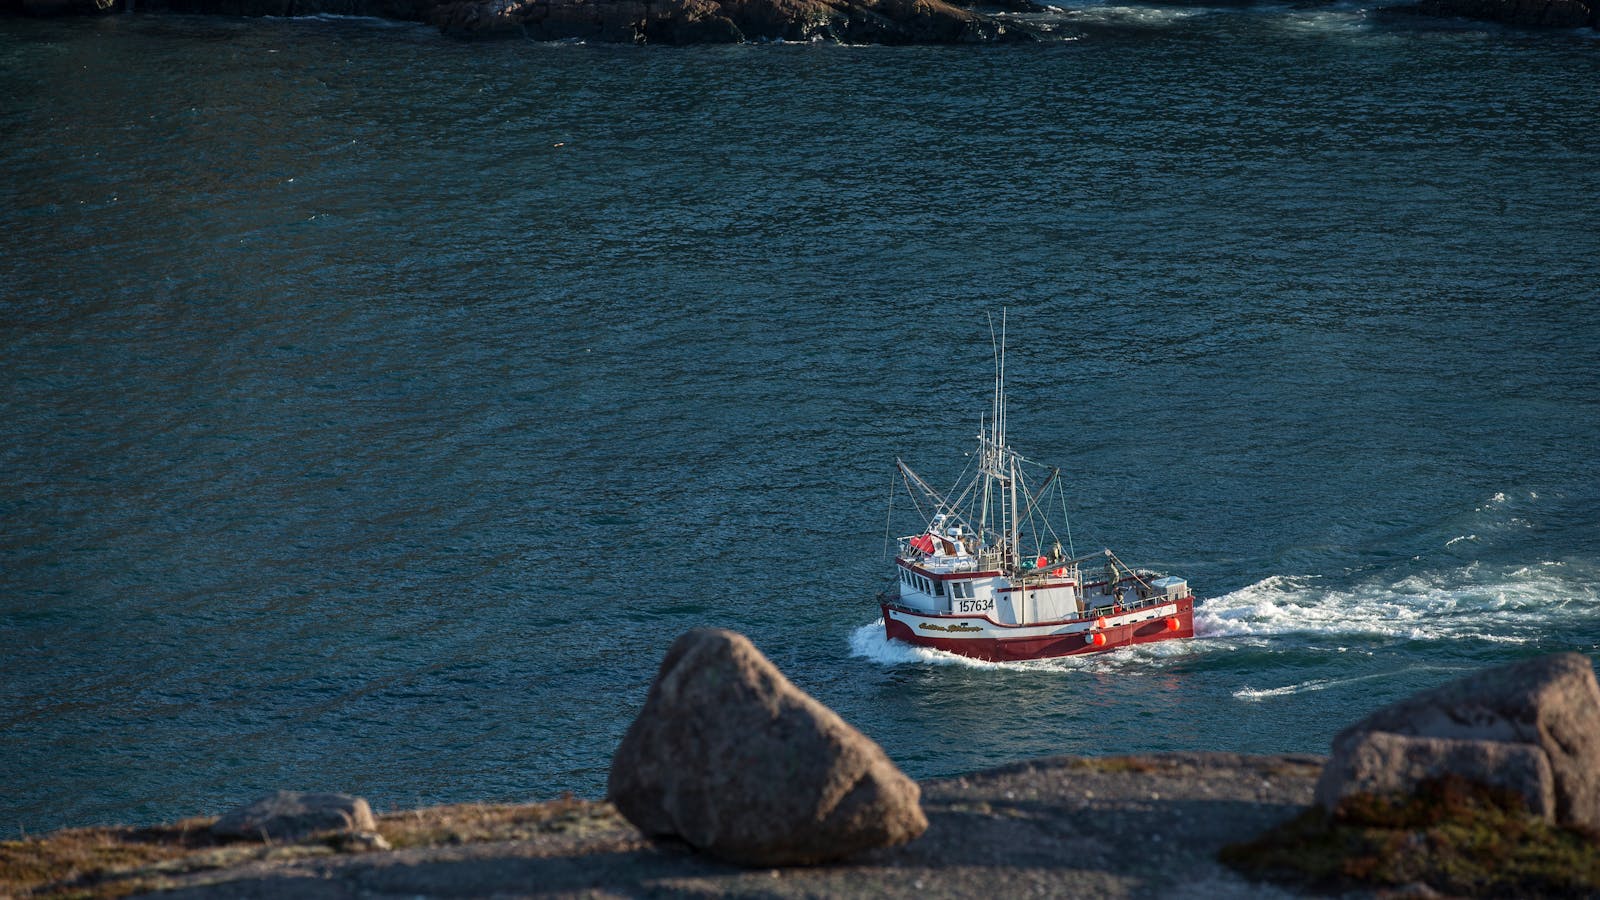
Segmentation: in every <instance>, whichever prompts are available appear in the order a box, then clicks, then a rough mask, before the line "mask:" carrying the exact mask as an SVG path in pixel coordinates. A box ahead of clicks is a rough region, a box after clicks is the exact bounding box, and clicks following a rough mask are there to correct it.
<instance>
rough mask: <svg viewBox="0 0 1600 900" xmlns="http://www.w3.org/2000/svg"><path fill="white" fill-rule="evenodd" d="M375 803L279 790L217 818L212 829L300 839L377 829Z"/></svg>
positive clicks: (222, 832) (249, 835)
mask: <svg viewBox="0 0 1600 900" xmlns="http://www.w3.org/2000/svg"><path fill="white" fill-rule="evenodd" d="M377 828H378V823H377V822H376V821H375V820H374V819H373V818H372V807H370V806H368V805H367V801H366V800H364V799H362V798H360V797H352V796H350V795H349V794H319V793H304V792H301V791H278V792H277V793H275V794H268V795H267V796H265V797H262V798H261V799H259V800H256V801H255V802H253V803H247V804H245V805H244V806H241V807H239V808H238V809H235V810H233V811H232V812H230V813H228V814H227V815H224V816H223V817H222V818H220V819H218V820H217V822H216V824H215V825H212V826H211V833H212V834H215V835H219V836H221V837H237V838H252V839H255V840H261V839H263V838H269V839H271V840H275V841H297V840H300V839H301V838H303V837H308V836H310V835H313V834H319V833H322V832H328V831H334V832H348V833H352V834H362V833H371V832H375V831H377Z"/></svg>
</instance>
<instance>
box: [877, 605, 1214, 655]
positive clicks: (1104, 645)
mask: <svg viewBox="0 0 1600 900" xmlns="http://www.w3.org/2000/svg"><path fill="white" fill-rule="evenodd" d="M1176 602H1177V607H1178V610H1177V613H1176V614H1174V615H1169V616H1163V617H1161V618H1157V619H1150V620H1147V621H1143V622H1133V623H1129V624H1126V625H1110V626H1107V627H1105V628H1092V629H1091V630H1089V631H1072V632H1068V633H1066V634H1054V635H1045V636H1029V637H1015V638H1008V637H1004V636H1000V637H990V636H988V635H983V636H973V637H954V638H953V637H935V636H932V635H927V634H918V633H916V632H915V631H913V630H912V629H911V627H910V626H909V625H907V624H906V623H904V622H901V621H899V620H897V619H895V618H894V617H893V616H891V615H890V610H891V607H890V606H889V605H888V604H884V605H883V628H884V633H885V634H887V635H888V637H889V638H890V639H891V640H896V641H904V642H906V643H908V644H912V645H914V646H917V647H931V648H933V649H935V650H943V651H945V652H947V653H956V654H959V655H961V656H969V657H972V658H974V659H982V660H988V661H989V662H1016V661H1019V660H1029V659H1052V658H1055V657H1060V656H1078V655H1080V654H1084V653H1104V652H1105V651H1107V650H1116V649H1118V648H1121V647H1131V646H1133V645H1135V644H1153V643H1155V642H1157V641H1171V640H1177V639H1180V638H1192V637H1194V597H1193V596H1192V595H1191V596H1188V597H1184V598H1182V599H1180V600H1178V601H1176ZM952 619H953V620H955V621H959V619H958V618H955V617H952ZM1001 627H1002V628H1003V627H1004V626H1001ZM1100 636H1103V637H1104V639H1105V640H1104V641H1103V642H1100V641H1098V639H1097V638H1098V637H1100ZM1086 638H1087V639H1086Z"/></svg>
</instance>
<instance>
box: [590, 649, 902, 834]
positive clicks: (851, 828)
mask: <svg viewBox="0 0 1600 900" xmlns="http://www.w3.org/2000/svg"><path fill="white" fill-rule="evenodd" d="M919 796H920V794H919V790H918V788H917V784H916V782H914V781H912V780H911V779H909V778H907V777H906V776H905V775H904V774H902V773H901V772H900V770H899V769H897V768H895V765H894V763H893V762H890V760H889V758H888V756H886V755H884V752H883V750H882V749H881V748H880V747H879V746H878V745H877V744H875V743H873V742H872V741H871V740H870V739H868V738H867V737H866V736H865V735H863V734H861V733H860V732H859V731H857V730H855V729H854V728H852V727H851V726H850V725H848V724H846V723H845V721H844V720H843V719H841V718H839V717H838V715H836V714H835V713H834V712H833V711H832V710H830V709H828V708H827V707H826V706H823V705H822V704H821V703H818V702H817V701H816V700H813V699H812V698H811V697H810V696H808V695H807V694H806V693H805V692H803V691H801V690H800V689H799V688H797V687H795V686H794V685H793V684H790V683H789V679H787V678H785V677H784V676H783V673H782V672H779V671H778V669H777V667H775V666H773V665H772V663H770V662H768V661H767V658H766V657H764V656H762V655H761V651H759V650H757V649H756V648H755V645H753V644H751V643H750V641H749V639H748V638H746V637H744V636H743V635H740V634H735V633H734V632H731V631H722V630H716V629H696V630H694V631H690V632H688V633H687V634H684V635H683V636H682V637H680V638H678V640H677V641H675V642H673V644H672V647H671V648H670V649H668V651H667V656H666V658H665V659H664V660H662V662H661V670H660V672H659V673H658V674H657V675H656V680H655V683H654V684H653V685H651V687H650V693H649V696H648V697H647V698H646V700H645V704H644V709H643V710H641V711H640V713H639V717H638V718H637V719H635V720H634V722H633V724H632V725H631V726H629V728H628V731H627V734H626V735H624V736H623V739H622V744H621V746H619V747H618V748H617V752H616V756H615V757H614V758H613V760H612V763H611V776H610V783H609V786H608V790H607V797H608V799H610V801H611V802H612V803H613V804H615V805H616V807H617V809H618V810H620V811H621V812H622V814H623V815H624V816H626V817H627V819H628V821H630V822H632V823H633V824H634V825H636V826H638V828H639V829H640V830H641V831H643V832H645V833H646V834H649V835H653V836H675V837H678V838H681V839H682V840H684V841H686V842H688V843H689V844H691V845H693V846H695V847H697V848H700V849H702V850H705V851H707V852H710V853H712V854H714V855H716V856H719V857H722V858H723V859H727V860H729V861H732V862H737V863H741V864H745V865H757V866H778V865H796V864H808V863H818V862H825V861H828V860H834V859H840V858H843V857H846V856H849V855H851V854H854V853H857V852H860V851H863V850H867V849H870V848H874V847H885V846H892V845H895V844H901V843H904V842H906V841H909V840H912V839H913V838H916V837H917V836H919V835H921V834H922V832H923V831H924V830H926V829H927V827H928V820H927V818H926V817H925V816H924V815H923V813H922V807H921V805H920V804H919V802H918V799H919Z"/></svg>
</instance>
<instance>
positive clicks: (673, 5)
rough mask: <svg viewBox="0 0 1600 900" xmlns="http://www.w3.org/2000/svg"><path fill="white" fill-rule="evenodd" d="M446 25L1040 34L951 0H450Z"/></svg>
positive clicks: (632, 37) (544, 34) (780, 35)
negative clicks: (1020, 28) (948, 0)
mask: <svg viewBox="0 0 1600 900" xmlns="http://www.w3.org/2000/svg"><path fill="white" fill-rule="evenodd" d="M429 18H430V21H432V22H433V23H434V24H435V25H438V26H439V28H440V29H441V30H443V31H444V32H446V33H448V34H457V35H494V34H514V35H518V36H526V37H531V38H534V39H537V40H559V39H566V38H580V39H585V40H600V41H611V42H620V43H637V44H645V43H652V44H656V43H664V44H696V43H738V42H741V41H757V40H779V39H781V40H786V41H812V40H823V41H837V42H840V43H846V44H866V43H874V44H913V43H916V44H926V43H941V44H952V43H987V42H992V41H1010V40H1028V39H1031V37H1032V35H1031V34H1029V33H1026V32H1025V31H1022V30H1017V29H1015V28H1011V27H1008V26H1007V25H1006V24H1004V23H1002V22H1001V21H999V20H998V19H996V18H994V17H992V16H987V15H983V14H981V13H977V12H974V11H972V10H968V9H962V8H960V7H959V6H956V5H953V4H951V3H949V2H946V0H453V2H451V0H447V2H444V3H441V4H440V5H439V6H437V7H435V8H434V9H433V11H432V13H431V14H430V17H429Z"/></svg>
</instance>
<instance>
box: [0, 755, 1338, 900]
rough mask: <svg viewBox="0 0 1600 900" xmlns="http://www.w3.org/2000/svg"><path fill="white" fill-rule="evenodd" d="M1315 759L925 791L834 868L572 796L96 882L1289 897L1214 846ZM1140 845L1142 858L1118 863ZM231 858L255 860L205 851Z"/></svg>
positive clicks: (1289, 806) (1308, 774)
mask: <svg viewBox="0 0 1600 900" xmlns="http://www.w3.org/2000/svg"><path fill="white" fill-rule="evenodd" d="M1321 763H1322V758H1321V757H1314V756H1240V755H1237V754H1231V753H1175V754H1158V755H1150V756H1130V757H1110V758H1088V759H1084V758H1074V757H1055V758H1050V759H1040V760H1034V761H1031V762H1026V763H1019V764H1016V765H1010V766H1006V767H1003V768H999V769H993V770H990V771H986V772H978V773H975V774H971V775H966V776H962V777H959V778H948V779H940V780H934V781H926V782H923V783H922V797H923V800H922V805H923V809H924V810H925V811H926V813H927V816H928V821H929V826H928V831H927V833H926V834H924V835H923V836H922V837H921V838H920V839H918V840H916V841H914V842H912V843H910V844H905V845H902V846H899V847H893V848H888V849H883V850H877V851H873V852H871V853H868V854H865V855H863V856H859V857H855V858H853V859H851V860H850V861H848V862H844V863H836V864H833V865H826V866H810V867H802V868H786V869H745V868H736V867H733V866H728V865H726V864H722V863H719V862H717V861H716V860H714V859H710V858H708V857H706V856H705V855H704V854H700V853H694V852H691V851H689V850H688V849H687V848H685V847H682V846H681V845H679V846H675V845H672V844H662V843H657V842H654V841H650V840H648V839H647V838H645V836H644V835H642V834H641V833H640V832H639V831H638V830H637V829H635V828H634V827H633V826H631V825H629V824H628V823H627V822H625V821H623V820H622V819H621V818H620V817H618V816H617V814H616V812H615V810H613V809H612V808H611V806H610V804H606V803H595V802H586V801H570V800H569V801H553V802H551V803H543V804H530V805H526V806H517V807H471V806H462V807H435V808H430V809H421V810H406V811H396V812H390V813H385V814H383V815H380V816H378V829H379V831H380V832H382V833H383V834H385V835H387V836H388V837H389V839H390V840H391V841H392V842H393V843H394V844H395V846H396V847H399V848H401V849H398V850H395V851H393V852H387V853H361V854H336V853H331V852H329V851H328V850H327V848H326V847H325V846H320V845H319V846H317V847H312V848H309V850H303V849H302V848H300V847H274V848H270V849H268V850H263V849H260V845H258V844H246V845H234V846H230V847H222V848H217V849H209V850H208V849H203V848H202V849H197V850H194V851H191V855H189V856H186V857H184V858H183V859H181V860H170V859H169V860H168V861H166V862H162V863H160V864H157V865H151V866H148V867H145V868H144V869H142V870H141V869H130V868H129V867H128V866H127V865H126V855H125V852H124V851H125V850H126V847H127V846H128V845H127V844H124V843H119V841H129V842H140V844H139V845H140V846H145V847H148V844H144V843H143V842H144V841H148V840H149V839H150V836H149V835H148V834H144V835H141V836H135V834H134V831H133V830H132V829H122V830H120V832H121V833H125V834H123V835H122V836H121V837H119V836H118V834H111V835H104V834H96V835H91V836H89V837H92V839H93V841H94V843H96V844H97V845H98V844H100V843H101V842H102V841H105V842H106V845H107V846H108V847H110V848H111V850H112V851H115V852H114V853H111V854H110V855H111V856H112V857H114V858H115V860H116V863H115V866H114V869H115V873H114V874H110V875H108V878H109V879H111V880H104V879H102V880H100V881H99V882H98V883H99V884H100V885H101V886H102V887H111V886H113V885H126V886H128V887H130V888H131V889H133V890H144V891H150V890H158V889H165V890H170V891H173V893H171V894H163V895H162V896H163V898H164V900H174V898H240V900H277V898H284V900H287V898H297V900H299V898H305V900H331V898H352V900H353V898H357V897H364V898H371V897H414V896H418V895H426V896H450V897H468V896H471V897H487V896H494V897H535V896H538V897H549V896H642V895H647V896H655V895H668V894H670V895H673V896H696V897H749V896H763V897H819V896H874V897H908V898H910V897H915V898H941V897H952V898H955V897H961V898H970V897H1006V896H1048V897H1063V898H1076V897H1083V898H1090V897H1093V898H1102V897H1188V898H1211V897H1246V898H1250V897H1257V898H1263V900H1265V898H1283V897H1287V896H1293V895H1292V894H1289V893H1287V892H1285V891H1283V890H1281V889H1278V888H1275V887H1272V886H1270V885H1261V884H1255V883H1252V882H1249V881H1246V880H1245V879H1244V878H1243V877H1242V876H1240V875H1238V874H1236V873H1234V872H1233V871H1232V870H1230V869H1228V868H1226V867H1224V866H1223V865H1222V864H1221V863H1219V862H1218V861H1217V852H1218V851H1219V850H1220V849H1221V848H1222V846H1223V845H1225V844H1229V843H1234V842H1238V841H1243V840H1247V839H1249V838H1251V837H1253V836H1255V835H1256V834H1259V833H1261V832H1262V831H1263V830H1265V829H1267V828H1269V827H1271V826H1273V825H1276V824H1279V823H1281V822H1283V821H1285V820H1287V819H1289V818H1291V817H1293V816H1294V815H1295V814H1296V813H1298V812H1300V811H1301V810H1302V809H1303V808H1304V807H1306V806H1307V805H1309V804H1310V803H1311V791H1312V784H1313V783H1314V781H1315V779H1316V777H1317V772H1318V770H1319V769H1320V767H1321ZM99 831H100V832H105V831H107V830H106V829H101V830H99ZM147 831H148V830H147ZM167 831H168V832H169V833H170V836H171V837H170V839H171V840H173V841H177V840H180V839H181V837H180V835H182V834H187V835H189V837H190V838H191V839H192V838H193V837H194V836H195V835H196V834H204V833H205V829H204V828H203V827H200V828H196V827H190V828H188V829H180V828H178V827H176V826H174V827H172V828H170V829H167ZM60 834H61V835H72V834H73V833H72V832H62V833H60ZM53 839H56V836H52V837H51V838H46V839H44V840H43V841H41V840H39V839H34V840H31V841H29V842H26V844H27V845H26V846H24V842H6V843H4V844H3V845H0V852H4V853H6V854H15V855H16V857H17V858H24V859H28V858H35V859H36V858H43V857H45V856H47V855H49V850H48V849H47V848H45V847H44V846H43V844H44V841H49V840H53ZM82 839H83V838H80V840H82ZM1136 846H1137V847H1144V848H1148V849H1149V851H1150V852H1140V853H1130V852H1128V848H1129V847H1136ZM29 847H32V848H33V849H32V850H31V851H30V850H29ZM1157 848H1159V850H1158V849H1157ZM234 849H239V850H248V851H249V852H250V853H251V854H253V855H251V856H250V857H249V858H248V859H245V860H239V859H236V858H235V857H228V858H224V859H219V858H217V857H216V856H215V854H217V853H218V852H220V851H228V850H234ZM310 851H316V852H315V853H312V852H310ZM30 852H31V855H29V854H30ZM79 871H80V872H82V870H81V869H80V870H79ZM8 889H11V890H12V891H13V892H14V893H16V894H17V895H21V896H28V895H30V894H31V893H32V892H31V891H24V890H17V889H16V887H15V885H11V884H6V883H4V882H0V895H5V894H6V893H7V890H8Z"/></svg>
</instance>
